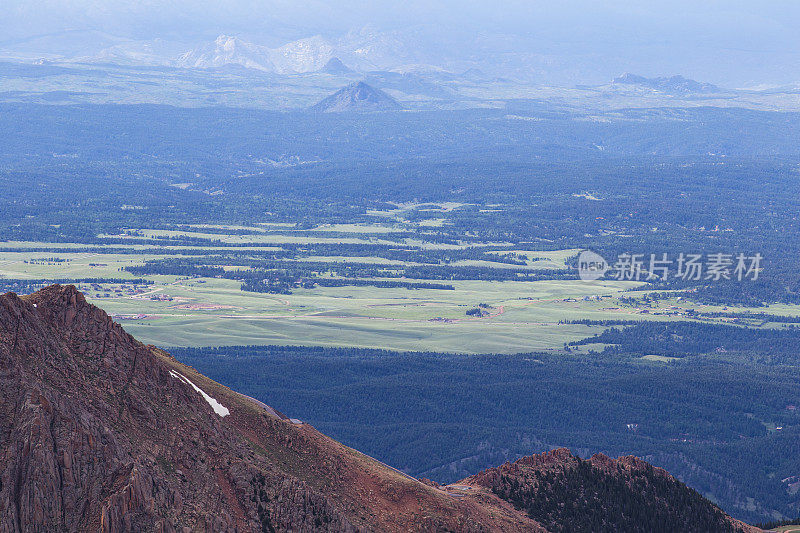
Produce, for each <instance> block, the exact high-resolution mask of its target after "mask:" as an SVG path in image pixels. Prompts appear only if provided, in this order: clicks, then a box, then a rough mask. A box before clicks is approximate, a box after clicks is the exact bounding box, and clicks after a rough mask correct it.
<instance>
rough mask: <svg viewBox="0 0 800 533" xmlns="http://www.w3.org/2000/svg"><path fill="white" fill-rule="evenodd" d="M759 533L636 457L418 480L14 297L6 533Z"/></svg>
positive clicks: (74, 300)
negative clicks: (448, 480) (441, 481)
mask: <svg viewBox="0 0 800 533" xmlns="http://www.w3.org/2000/svg"><path fill="white" fill-rule="evenodd" d="M675 527H678V528H679V529H682V530H685V531H756V529H754V528H752V527H750V526H747V525H746V524H743V523H741V522H738V521H735V520H733V519H731V518H730V517H728V516H727V515H726V514H725V513H723V512H722V511H721V510H720V509H719V508H717V507H716V506H715V505H713V504H712V503H711V502H709V501H708V500H706V499H704V498H703V497H701V496H700V495H699V494H697V493H696V492H695V491H693V490H692V489H690V488H688V487H686V486H685V485H683V484H682V483H680V482H679V481H677V480H675V479H674V478H673V477H671V476H670V475H669V474H667V473H666V472H665V471H663V470H661V469H658V468H654V467H652V466H650V465H648V464H647V463H644V462H643V461H640V460H638V459H635V458H632V457H626V458H621V459H618V460H613V459H609V458H608V457H605V456H602V455H596V456H594V457H592V458H591V459H589V460H584V459H580V458H578V457H576V456H574V455H572V454H571V453H569V452H568V451H567V450H564V449H560V450H555V451H552V452H549V453H545V454H542V455H538V456H531V457H527V458H522V459H520V460H519V461H517V462H515V463H509V464H505V465H503V466H501V467H498V468H494V469H489V470H487V471H484V472H481V473H479V474H476V475H475V476H472V477H469V478H467V479H465V480H463V481H462V482H460V483H456V484H453V485H448V486H440V485H438V484H436V483H435V482H433V481H429V480H417V479H413V478H411V477H409V476H407V475H406V474H404V473H403V472H400V471H398V470H395V469H393V468H391V467H390V466H387V465H385V464H383V463H381V462H379V461H377V460H375V459H373V458H371V457H368V456H366V455H363V454H361V453H359V452H357V451H355V450H353V449H350V448H348V447H346V446H344V445H342V444H340V443H338V442H335V441H333V440H332V439H330V438H328V437H326V436H324V435H322V434H321V433H319V432H318V431H316V430H315V429H314V428H313V427H311V426H310V425H308V424H305V423H303V422H302V421H299V420H295V419H292V418H289V417H288V416H286V415H284V414H282V413H280V412H278V411H277V410H275V409H273V408H271V407H269V406H267V405H265V404H263V403H260V402H258V401H256V400H254V399H252V398H249V397H247V396H243V395H241V394H238V393H236V392H235V391H233V390H231V389H228V388H227V387H224V386H223V385H221V384H219V383H216V382H214V381H212V380H210V379H208V378H206V377H205V376H203V375H201V374H199V373H198V372H197V371H195V370H194V369H193V368H191V367H188V366H186V365H184V364H181V363H180V362H178V361H177V360H175V359H173V358H172V357H171V356H170V355H169V354H167V353H166V352H164V351H162V350H160V349H158V348H156V347H154V346H146V345H144V344H142V343H140V342H138V341H136V340H135V339H134V338H133V337H131V336H130V335H128V334H127V333H126V332H125V331H124V330H123V328H122V327H121V326H120V325H118V324H117V323H115V322H114V321H113V320H112V319H111V318H110V317H109V316H108V315H107V314H106V313H105V312H103V311H102V310H100V309H99V308H97V307H94V306H92V305H91V304H89V303H88V302H87V301H86V299H85V298H84V296H83V295H82V294H81V293H80V292H78V291H77V290H76V289H75V287H73V286H59V285H54V286H50V287H48V288H46V289H43V290H41V291H39V292H37V293H34V294H32V295H29V296H24V297H18V296H17V295H15V294H13V293H8V294H5V295H2V296H0V531H1V532H3V533H7V532H9V533H10V532H27V531H77V532H84V531H102V532H117V531H126V532H129V531H130V532H132V531H135V532H149V531H158V532H175V531H182V532H189V531H206V532H231V533H232V532H250V531H252V532H262V533H263V532H274V531H343V532H355V531H382V532H393V531H398V532H399V531H455V532H489V531H509V532H512V531H573V532H580V531H620V530H626V531H674V530H675V529H674V528H675Z"/></svg>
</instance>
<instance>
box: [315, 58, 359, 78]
mask: <svg viewBox="0 0 800 533" xmlns="http://www.w3.org/2000/svg"><path fill="white" fill-rule="evenodd" d="M320 72H325V73H328V74H352V73H353V72H355V71H354V70H353V69H351V68H350V67H348V66H347V65H345V64H344V63H342V60H341V59H339V58H338V57H332V58H330V59H329V60H328V62H327V63H325V66H324V67H322V69H320Z"/></svg>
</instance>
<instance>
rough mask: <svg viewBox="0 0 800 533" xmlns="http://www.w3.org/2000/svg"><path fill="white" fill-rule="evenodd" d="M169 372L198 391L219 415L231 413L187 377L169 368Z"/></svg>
mask: <svg viewBox="0 0 800 533" xmlns="http://www.w3.org/2000/svg"><path fill="white" fill-rule="evenodd" d="M169 373H170V375H171V376H172V377H173V378H176V379H179V380H181V381H183V382H184V383H186V384H187V385H189V386H190V387H192V388H193V389H194V390H195V391H197V392H199V393H200V396H202V397H203V399H204V400H205V401H207V402H208V405H210V406H211V408H212V409H213V410H214V412H215V413H217V414H218V415H219V416H228V415H229V414H231V412H230V411H228V408H227V407H225V406H224V405H222V404H221V403H219V402H218V401H217V400H216V399H215V398H212V397H211V396H209V395H208V394H206V393H205V392H204V391H203V390H202V389H201V388H200V387H198V386H197V385H195V384H194V383H192V382H191V381H189V378H187V377H186V376H184V375H183V374H179V373H178V372H175V371H174V370H170V371H169Z"/></svg>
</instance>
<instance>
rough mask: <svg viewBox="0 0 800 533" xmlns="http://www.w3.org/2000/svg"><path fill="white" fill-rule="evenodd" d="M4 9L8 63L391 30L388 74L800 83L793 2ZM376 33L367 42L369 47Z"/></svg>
mask: <svg viewBox="0 0 800 533" xmlns="http://www.w3.org/2000/svg"><path fill="white" fill-rule="evenodd" d="M3 4H4V7H3V16H2V18H0V35H2V36H3V37H2V38H0V57H5V58H12V59H20V60H26V61H27V60H32V59H36V58H37V57H39V56H41V57H47V58H56V59H57V58H59V57H64V58H68V59H69V58H74V57H78V58H81V57H84V56H96V55H98V54H102V53H105V54H106V55H108V52H107V51H106V50H107V49H108V48H109V47H113V46H115V45H118V44H120V43H121V42H122V43H123V44H125V45H126V46H128V49H133V50H140V49H141V50H146V51H147V54H143V53H140V54H139V55H136V54H134V53H130V54H128V56H129V57H131V58H134V59H136V58H140V59H141V60H142V61H145V60H147V61H151V62H152V61H154V59H153V57H155V56H157V55H158V54H161V56H163V57H170V58H171V57H173V56H177V55H178V54H179V53H183V52H188V51H189V50H194V49H196V48H198V47H202V46H204V45H206V46H207V45H208V43H212V42H214V40H215V39H216V38H217V37H218V36H219V35H226V36H234V37H237V38H239V39H241V40H243V41H245V42H248V43H253V44H255V45H258V46H263V47H269V48H279V47H281V46H283V45H286V44H287V43H290V42H292V41H296V40H298V39H305V38H309V37H314V36H321V37H323V38H324V39H326V40H327V41H326V42H334V43H335V42H338V41H337V40H341V39H343V38H345V36H347V35H348V34H349V35H353V34H359V35H363V34H364V33H365V32H367V33H369V34H370V39H373V41H374V40H375V39H378V38H379V45H376V46H380V47H381V54H383V55H382V56H381V57H382V58H384V59H385V61H384V59H382V60H381V61H380V62H378V63H380V64H378V63H376V65H377V67H380V68H386V67H391V66H393V63H394V64H396V66H401V65H408V64H418V65H425V66H426V67H435V68H443V69H447V70H452V71H463V70H466V69H468V68H473V67H474V68H479V69H481V70H483V71H485V72H487V73H489V74H491V75H495V76H506V77H514V78H518V79H526V80H530V81H537V82H540V83H542V84H565V83H566V84H579V83H601V82H606V81H608V80H610V79H611V78H612V77H613V76H616V75H619V74H621V73H623V72H635V73H637V74H642V75H646V76H666V75H673V74H681V75H684V76H687V77H691V78H694V79H697V80H701V81H707V82H711V83H715V84H719V85H722V86H728V87H741V86H760V85H781V84H796V83H798V82H800V33H798V32H797V30H796V28H797V27H798V26H800V2H793V1H761V2H755V1H750V2H737V1H701V2H697V1H691V2H690V1H685V0H677V1H668V2H665V1H646V2H641V1H636V2H623V1H614V0H611V1H602V2H598V1H587V0H580V1H575V0H573V1H562V2H535V1H527V2H526V1H517V0H511V1H503V2H489V1H452V0H446V1H440V2H431V1H428V2H425V1H415V0H412V1H406V2H394V1H362V0H339V1H335V2H334V1H323V0H297V1H293V0H271V1H257V0H226V1H224V2H220V1H211V0H191V1H187V0H175V1H171V2H163V1H156V0H5V1H4V2H3ZM365 28H366V30H365ZM378 36H379V37H378ZM155 39H158V40H159V41H157V42H156V44H155V45H154V44H152V41H154V40H155ZM352 41H353V40H352V39H351V40H350V41H349V42H352ZM373 41H368V40H366V39H362V41H360V42H364V43H367V45H366V46H367V48H369V46H370V45H369V43H371V42H373ZM131 43H136V44H131ZM326 46H329V45H327V44H326ZM136 47H138V48H136ZM359 50H360V49H359ZM368 52H369V50H367V51H366V52H364V53H368ZM392 54H394V56H393V55H392ZM145 56H146V57H145ZM384 63H385V64H384Z"/></svg>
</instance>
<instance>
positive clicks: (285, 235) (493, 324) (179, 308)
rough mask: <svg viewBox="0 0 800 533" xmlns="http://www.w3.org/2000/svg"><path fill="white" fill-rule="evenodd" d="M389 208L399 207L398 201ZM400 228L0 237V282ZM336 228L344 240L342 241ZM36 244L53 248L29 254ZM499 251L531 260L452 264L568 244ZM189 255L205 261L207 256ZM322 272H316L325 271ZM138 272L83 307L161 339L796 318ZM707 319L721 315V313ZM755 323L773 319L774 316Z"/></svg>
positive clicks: (346, 336)
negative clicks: (480, 309) (283, 285)
mask: <svg viewBox="0 0 800 533" xmlns="http://www.w3.org/2000/svg"><path fill="white" fill-rule="evenodd" d="M398 211H402V208H401V207H398ZM407 229H408V227H407V225H405V224H403V223H402V222H400V221H398V220H394V221H393V222H386V223H375V224H372V225H366V224H337V225H323V226H318V227H315V228H313V230H312V231H309V233H308V235H305V234H303V232H302V231H298V230H297V229H295V228H294V226H292V225H288V224H271V225H266V224H265V225H256V226H252V227H245V226H237V227H227V228H226V227H224V226H204V227H197V228H196V231H185V230H147V229H142V230H132V231H128V232H126V233H125V239H128V240H130V244H123V245H120V244H113V245H111V244H109V245H92V248H93V249H95V250H97V249H99V250H104V249H106V248H109V249H110V248H114V249H115V250H114V251H115V252H119V253H87V252H82V251H81V249H82V248H83V249H85V248H86V247H85V246H84V245H80V244H76V243H72V244H69V243H68V244H62V243H59V244H48V243H33V242H5V243H0V281H2V279H21V280H52V279H63V280H80V279H87V278H109V279H110V278H117V279H133V278H135V277H136V276H134V275H132V274H130V273H129V272H127V271H125V270H124V268H125V267H128V266H135V265H142V264H144V263H145V262H146V261H149V260H155V259H164V258H169V257H181V256H178V255H177V254H176V255H174V256H173V255H171V253H170V252H171V251H175V252H177V251H179V250H180V249H184V248H186V246H177V245H173V244H170V241H168V240H167V241H165V243H164V245H160V246H159V250H160V251H161V252H162V254H161V255H152V254H151V255H148V254H145V253H143V251H144V250H146V249H150V250H151V251H152V248H153V245H152V244H141V243H136V239H141V238H143V237H147V238H156V237H160V238H164V237H187V236H189V237H193V238H195V239H199V241H198V242H199V244H197V245H196V246H191V247H190V248H192V249H198V250H200V251H201V253H208V254H213V253H216V252H218V251H219V250H221V249H224V244H220V243H228V244H237V245H244V246H241V247H237V249H238V250H248V249H249V248H248V247H247V246H246V245H247V244H258V245H261V246H259V247H256V248H253V249H254V250H255V249H257V250H260V251H262V252H263V251H264V250H265V249H267V250H269V249H275V250H280V249H281V245H285V244H287V243H295V244H297V243H300V244H302V243H323V244H327V243H340V244H341V243H345V244H346V243H354V244H361V243H372V244H375V243H383V242H384V241H383V240H382V239H380V236H381V235H390V234H391V233H393V232H396V231H400V230H407ZM226 230H231V231H232V232H233V230H245V231H249V232H251V233H247V234H243V235H237V234H230V235H229V234H225V233H224V231H226ZM204 231H214V233H211V232H209V233H206V232H204ZM328 231H329V232H337V234H338V236H336V237H324V236H320V232H328ZM220 232H223V233H220ZM289 233H291V234H289ZM342 233H346V234H347V235H348V237H347V238H345V239H343V238H342V237H341V235H342ZM118 237H119V236H117V238H118ZM386 242H390V241H386ZM410 244H412V241H409V245H410ZM413 244H414V245H417V246H419V247H420V248H425V247H441V246H445V245H442V244H437V243H426V242H424V240H423V238H422V237H420V238H415V239H414V240H413ZM493 244H496V243H483V244H481V245H480V246H485V247H488V248H491V246H492V245H493ZM264 245H266V247H264ZM420 245H421V246H420ZM448 246H451V247H454V248H455V247H460V246H461V245H448ZM37 248H38V249H52V250H57V251H52V252H50V251H26V250H35V249H37ZM8 250H17V251H8ZM497 253H500V254H506V253H516V254H520V255H521V256H527V257H528V258H536V259H537V260H528V261H526V262H525V264H523V265H516V266H513V265H509V264H507V263H500V262H493V261H490V260H488V261H484V260H459V261H454V262H452V264H451V266H454V267H462V266H463V267H471V266H480V267H488V268H492V269H507V268H511V267H514V268H519V269H523V270H529V271H532V272H535V271H536V270H539V269H543V268H546V269H565V268H567V266H566V263H565V262H566V261H567V260H568V259H569V258H570V257H572V256H574V255H575V254H576V253H577V251H576V250H555V251H539V250H529V249H527V250H522V249H520V250H508V249H504V250H499V251H498V252H497ZM183 257H185V256H183ZM192 257H195V258H197V257H200V258H201V259H202V258H203V257H204V256H202V255H200V256H192ZM303 260H305V261H313V262H319V263H326V262H331V263H350V262H352V263H361V264H370V265H375V266H377V267H382V266H392V265H404V266H409V265H412V266H415V265H419V263H414V262H412V261H401V260H392V259H386V258H383V257H348V256H344V255H341V254H339V255H318V254H317V255H314V254H311V255H309V256H308V257H304V258H303ZM238 268H242V267H240V266H237V265H236V264H231V265H226V266H225V270H226V271H231V270H236V269H238ZM244 268H247V267H244ZM329 275H330V274H325V273H322V274H321V276H322V277H326V276H329ZM145 278H146V279H147V280H148V281H150V282H152V284H150V285H140V286H137V287H134V286H132V285H131V284H119V283H100V284H99V285H95V286H92V285H90V284H87V283H82V284H80V288H81V290H82V291H84V292H85V294H86V295H87V297H88V299H89V300H90V301H91V302H92V303H94V304H96V305H98V306H99V307H101V308H103V309H105V310H106V311H107V312H108V313H110V314H111V315H112V316H114V317H115V319H117V320H118V321H120V322H121V323H122V324H123V325H124V326H125V328H126V329H127V330H128V331H130V332H131V333H132V334H134V335H135V336H136V337H137V338H139V339H141V340H142V341H144V342H148V343H153V344H157V345H160V346H167V347H169V346H219V345H246V344H253V345H264V344H287V345H288V344H293V345H324V346H352V347H365V348H384V349H397V350H418V351H439V352H466V353H481V352H495V353H515V352H526V351H561V350H563V347H564V344H565V343H568V342H570V341H575V340H579V339H582V338H585V337H587V336H590V335H594V334H596V333H599V332H600V331H602V329H603V327H602V326H596V325H583V324H570V323H563V322H570V321H576V320H592V321H602V320H687V319H692V320H694V319H697V318H698V315H697V313H699V314H702V313H710V312H718V313H725V312H731V313H734V312H742V311H758V312H766V313H772V314H780V315H784V316H800V306H792V305H773V306H770V307H766V308H761V309H758V310H751V309H742V308H728V307H719V306H717V307H714V306H704V305H698V304H696V303H692V302H690V301H688V300H685V299H683V298H680V297H679V296H678V294H677V293H676V296H675V298H671V299H667V300H660V301H658V302H655V303H654V302H648V303H646V304H645V303H640V302H638V301H637V302H634V303H631V302H630V301H629V300H624V299H623V300H621V299H620V297H621V296H624V297H631V296H634V297H639V298H640V297H641V296H642V295H645V294H647V293H646V291H636V290H634V289H636V288H637V287H639V286H640V285H641V284H640V283H636V282H630V281H614V280H606V281H596V282H583V281H579V280H563V279H558V280H547V279H543V280H539V281H485V280H452V281H448V282H447V283H448V284H450V285H452V286H453V287H454V288H455V290H435V289H415V290H409V289H406V288H376V287H373V286H344V287H323V286H316V287H314V288H296V289H293V290H292V292H291V294H268V293H254V292H245V291H243V290H241V283H240V282H239V281H236V280H234V279H219V278H194V277H192V278H189V277H186V276H182V277H181V276H174V275H149V276H145ZM375 279H379V278H375ZM408 281H425V280H408ZM479 304H484V305H485V306H486V307H485V312H484V316H468V315H467V311H469V310H470V309H475V308H476V306H478V305H479ZM691 313H695V314H691ZM700 318H702V317H700ZM707 320H708V319H707ZM713 320H715V321H721V322H724V321H726V319H725V318H724V317H723V318H714V319H713ZM759 326H761V327H772V326H773V324H759ZM588 349H602V346H591V345H590V346H584V347H581V351H586V350H588Z"/></svg>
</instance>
